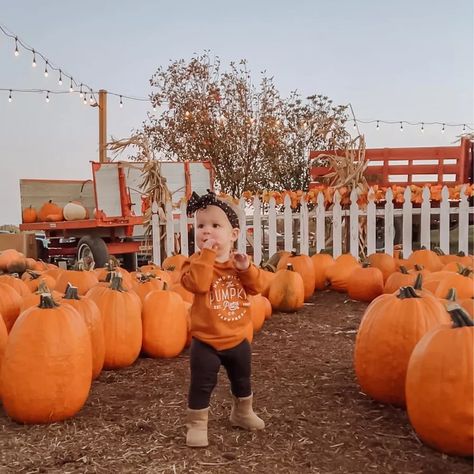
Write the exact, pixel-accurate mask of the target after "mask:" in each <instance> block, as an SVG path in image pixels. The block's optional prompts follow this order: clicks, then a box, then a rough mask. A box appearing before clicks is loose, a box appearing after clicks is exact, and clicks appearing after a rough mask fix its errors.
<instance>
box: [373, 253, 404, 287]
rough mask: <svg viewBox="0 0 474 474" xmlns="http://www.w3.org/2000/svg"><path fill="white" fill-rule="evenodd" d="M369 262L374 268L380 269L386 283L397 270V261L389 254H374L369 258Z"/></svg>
mask: <svg viewBox="0 0 474 474" xmlns="http://www.w3.org/2000/svg"><path fill="white" fill-rule="evenodd" d="M367 260H368V261H369V263H370V265H371V266H372V267H374V268H378V269H379V270H380V271H381V272H382V275H383V281H384V282H386V281H387V279H388V277H389V276H390V275H391V274H392V273H394V272H395V271H396V270H397V264H396V262H395V259H394V258H393V257H392V256H391V255H389V254H387V253H383V252H380V253H372V254H370V255H369V256H368V257H367Z"/></svg>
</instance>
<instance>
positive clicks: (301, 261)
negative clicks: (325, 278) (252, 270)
mask: <svg viewBox="0 0 474 474" xmlns="http://www.w3.org/2000/svg"><path fill="white" fill-rule="evenodd" d="M288 264H291V266H292V267H293V270H294V271H295V272H297V273H299V274H300V275H301V277H302V278H303V284H304V300H305V301H309V300H310V299H311V296H313V293H314V285H315V281H316V276H315V272H314V265H313V261H312V260H311V257H309V256H308V255H304V254H300V253H298V252H295V251H293V252H291V254H289V255H284V256H283V257H282V258H281V259H280V261H279V262H278V265H277V271H278V270H282V269H285V268H286V266H287V265H288Z"/></svg>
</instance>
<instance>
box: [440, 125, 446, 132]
mask: <svg viewBox="0 0 474 474" xmlns="http://www.w3.org/2000/svg"><path fill="white" fill-rule="evenodd" d="M445 125H446V124H444V123H443V128H442V129H441V133H444V132H445Z"/></svg>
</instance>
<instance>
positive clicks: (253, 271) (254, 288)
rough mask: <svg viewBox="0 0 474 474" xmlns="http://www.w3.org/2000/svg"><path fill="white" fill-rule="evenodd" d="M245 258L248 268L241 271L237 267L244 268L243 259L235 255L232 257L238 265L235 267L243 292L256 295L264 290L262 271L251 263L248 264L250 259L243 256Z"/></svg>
mask: <svg viewBox="0 0 474 474" xmlns="http://www.w3.org/2000/svg"><path fill="white" fill-rule="evenodd" d="M236 257H237V259H236ZM245 257H247V261H248V263H249V266H248V267H247V268H246V269H245V270H241V269H240V268H239V267H241V266H242V267H243V266H244V263H243V257H241V256H240V255H239V254H236V255H235V256H234V260H236V263H237V262H239V263H238V264H235V267H236V269H237V272H238V275H239V278H240V281H241V282H242V285H243V287H244V288H245V290H246V291H247V292H248V293H250V294H251V295H256V294H257V293H261V292H262V291H263V290H264V289H265V283H264V280H263V277H262V271H263V270H261V269H260V268H257V267H256V266H255V265H254V264H253V263H250V259H249V258H248V256H247V255H245Z"/></svg>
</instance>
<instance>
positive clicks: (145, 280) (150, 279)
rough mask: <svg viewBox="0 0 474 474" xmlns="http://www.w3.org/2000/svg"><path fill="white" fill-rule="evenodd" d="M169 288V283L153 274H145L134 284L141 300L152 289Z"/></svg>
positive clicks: (134, 288) (133, 287)
mask: <svg viewBox="0 0 474 474" xmlns="http://www.w3.org/2000/svg"><path fill="white" fill-rule="evenodd" d="M166 288H167V283H166V282H164V281H163V280H161V279H160V278H155V277H154V276H153V275H151V274H148V275H143V274H141V277H140V279H139V280H136V281H134V282H133V284H132V289H133V291H134V292H135V293H136V294H137V295H138V296H139V298H140V300H141V302H142V303H143V301H144V300H145V297H146V295H148V293H150V291H154V290H164V289H166Z"/></svg>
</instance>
